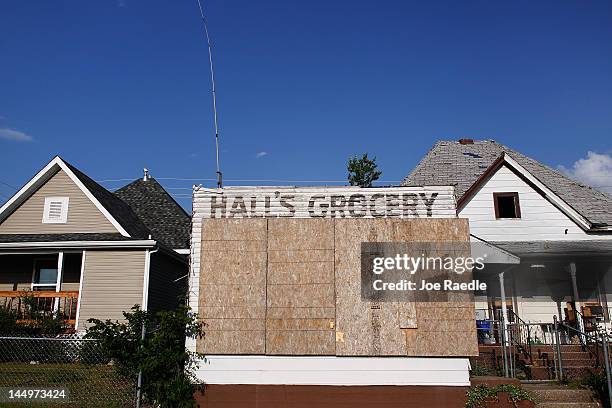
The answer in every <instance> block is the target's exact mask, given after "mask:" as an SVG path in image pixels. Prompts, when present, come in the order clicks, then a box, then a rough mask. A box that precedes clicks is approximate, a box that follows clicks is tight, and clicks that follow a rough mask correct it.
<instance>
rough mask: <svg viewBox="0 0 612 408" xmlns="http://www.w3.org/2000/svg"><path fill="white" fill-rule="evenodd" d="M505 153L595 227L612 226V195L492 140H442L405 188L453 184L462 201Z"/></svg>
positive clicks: (424, 158) (416, 170)
mask: <svg viewBox="0 0 612 408" xmlns="http://www.w3.org/2000/svg"><path fill="white" fill-rule="evenodd" d="M502 153H506V154H507V155H509V156H510V157H512V158H513V159H514V160H515V161H516V162H518V163H519V164H520V165H521V166H523V167H524V168H525V169H526V170H527V171H529V172H530V173H531V174H532V175H533V176H534V177H536V178H537V179H538V180H540V181H541V182H542V183H543V184H545V185H546V186H547V187H548V188H550V189H551V190H552V191H554V192H555V194H557V195H558V196H559V197H560V198H561V199H562V200H563V201H565V202H566V203H567V204H569V205H570V206H571V207H572V208H574V209H575V210H576V211H577V212H578V213H580V214H581V215H582V216H583V217H585V218H586V219H588V220H589V221H590V222H591V224H593V225H594V226H605V225H608V226H609V225H612V196H610V195H608V194H605V193H603V192H601V191H599V190H597V189H594V188H592V187H589V186H586V185H584V184H582V183H579V182H577V181H575V180H572V179H570V178H569V177H567V176H565V175H564V174H562V173H560V172H558V171H556V170H554V169H552V168H550V167H547V166H545V165H543V164H542V163H539V162H538V161H536V160H534V159H532V158H530V157H527V156H525V155H523V154H521V153H519V152H517V151H515V150H512V149H510V148H509V147H507V146H504V145H502V144H499V143H497V142H495V141H493V140H475V141H474V143H473V144H460V143H459V142H456V141H439V142H437V143H436V144H435V145H434V146H433V147H432V149H431V150H430V151H429V152H428V153H427V154H426V155H425V157H423V159H422V160H421V161H420V163H419V164H418V165H417V166H416V167H415V168H414V170H413V171H412V172H411V173H410V175H408V177H406V178H405V179H404V181H403V182H402V185H405V186H422V185H453V186H455V195H456V196H457V198H460V197H461V196H463V194H465V192H466V191H467V190H468V189H469V188H470V187H471V186H472V185H473V184H474V183H475V182H476V181H477V180H478V178H479V177H480V176H481V175H482V174H483V173H484V171H485V170H486V169H487V168H488V167H489V166H490V165H491V164H492V163H493V162H494V161H495V160H496V159H497V158H498V157H500V156H501V154H502Z"/></svg>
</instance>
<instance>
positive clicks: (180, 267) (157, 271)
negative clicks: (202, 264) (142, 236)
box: [148, 252, 189, 312]
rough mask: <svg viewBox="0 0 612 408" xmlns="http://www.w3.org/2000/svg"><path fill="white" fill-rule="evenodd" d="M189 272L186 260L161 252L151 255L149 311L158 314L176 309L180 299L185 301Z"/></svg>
mask: <svg viewBox="0 0 612 408" xmlns="http://www.w3.org/2000/svg"><path fill="white" fill-rule="evenodd" d="M188 270H189V268H188V266H187V260H186V259H185V260H184V261H183V262H181V261H179V260H178V259H175V258H173V257H171V256H169V255H167V254H164V253H159V252H156V253H154V254H152V255H151V266H150V272H149V304H148V310H149V311H151V312H157V311H160V310H173V309H176V307H177V306H178V304H179V298H181V297H182V298H183V299H184V297H185V295H186V293H187V277H186V275H187V272H188ZM181 278H182V279H181ZM177 280H178V281H177ZM175 281H176V282H175Z"/></svg>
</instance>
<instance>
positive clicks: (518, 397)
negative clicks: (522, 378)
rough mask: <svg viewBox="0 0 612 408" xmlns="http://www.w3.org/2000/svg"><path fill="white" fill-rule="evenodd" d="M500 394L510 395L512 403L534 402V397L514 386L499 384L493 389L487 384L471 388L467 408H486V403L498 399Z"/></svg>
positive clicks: (468, 392) (468, 393)
mask: <svg viewBox="0 0 612 408" xmlns="http://www.w3.org/2000/svg"><path fill="white" fill-rule="evenodd" d="M498 392H507V393H509V394H510V399H511V400H512V401H522V400H527V401H534V399H535V398H534V397H533V395H531V393H529V392H528V391H525V390H524V389H522V388H520V387H517V386H516V385H512V384H499V385H495V386H493V387H491V386H488V385H486V384H479V385H476V386H474V387H470V389H469V390H468V391H467V393H466V395H467V397H468V398H467V402H466V403H465V407H466V408H478V407H484V406H485V401H486V400H488V399H494V398H496V397H497V393H498Z"/></svg>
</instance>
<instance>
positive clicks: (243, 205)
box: [193, 186, 456, 218]
mask: <svg viewBox="0 0 612 408" xmlns="http://www.w3.org/2000/svg"><path fill="white" fill-rule="evenodd" d="M193 210H194V214H197V215H199V216H200V217H201V218H277V217H289V218H291V217H294V218H385V217H386V218H426V217H433V218H447V217H455V216H456V207H455V199H454V195H453V188H452V187H449V186H433V187H375V188H359V187H225V188H222V189H203V188H199V189H196V190H195V191H194V200H193Z"/></svg>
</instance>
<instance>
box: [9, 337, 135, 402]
mask: <svg viewBox="0 0 612 408" xmlns="http://www.w3.org/2000/svg"><path fill="white" fill-rule="evenodd" d="M136 384H137V379H136V378H124V377H123V376H121V375H120V374H119V372H118V371H117V369H116V367H114V366H113V364H112V362H111V361H110V359H109V358H108V357H107V356H105V354H104V352H103V351H102V348H101V346H100V343H99V342H98V341H97V340H95V339H84V338H81V337H79V336H78V335H60V336H55V337H51V336H47V337H36V336H14V337H11V336H2V337H0V388H11V389H13V388H34V389H41V388H46V389H49V388H65V389H67V391H68V395H69V397H68V402H65V403H61V405H58V406H62V407H109V408H110V407H133V406H136ZM9 406H11V407H15V406H28V405H25V404H24V405H18V404H14V403H11V404H10V405H9Z"/></svg>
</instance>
